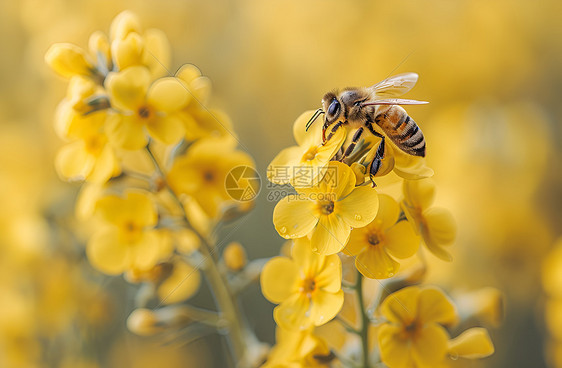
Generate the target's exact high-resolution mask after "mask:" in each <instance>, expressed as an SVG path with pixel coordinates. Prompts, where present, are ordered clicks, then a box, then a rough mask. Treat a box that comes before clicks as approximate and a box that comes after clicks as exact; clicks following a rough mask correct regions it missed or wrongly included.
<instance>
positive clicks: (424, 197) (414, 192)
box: [403, 179, 435, 209]
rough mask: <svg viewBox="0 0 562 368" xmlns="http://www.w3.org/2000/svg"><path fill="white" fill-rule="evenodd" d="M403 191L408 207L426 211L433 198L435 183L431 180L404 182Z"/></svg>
mask: <svg viewBox="0 0 562 368" xmlns="http://www.w3.org/2000/svg"><path fill="white" fill-rule="evenodd" d="M403 191H404V197H405V199H406V201H407V202H408V203H409V204H410V205H412V206H414V207H417V208H420V209H426V208H429V206H431V204H432V203H433V200H434V198H435V183H434V182H433V180H431V179H419V180H404V186H403Z"/></svg>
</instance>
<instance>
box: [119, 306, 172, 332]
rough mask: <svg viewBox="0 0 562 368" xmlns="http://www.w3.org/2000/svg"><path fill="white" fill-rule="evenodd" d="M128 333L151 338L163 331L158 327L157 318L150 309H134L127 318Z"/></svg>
mask: <svg viewBox="0 0 562 368" xmlns="http://www.w3.org/2000/svg"><path fill="white" fill-rule="evenodd" d="M127 328H128V329H129V331H131V332H133V333H135V334H137V335H140V336H151V335H155V334H157V333H160V332H162V331H163V330H164V329H163V328H162V327H161V326H158V318H157V316H156V314H155V313H154V312H153V311H151V310H150V309H145V308H139V309H135V310H134V311H133V312H132V313H131V314H130V315H129V318H127Z"/></svg>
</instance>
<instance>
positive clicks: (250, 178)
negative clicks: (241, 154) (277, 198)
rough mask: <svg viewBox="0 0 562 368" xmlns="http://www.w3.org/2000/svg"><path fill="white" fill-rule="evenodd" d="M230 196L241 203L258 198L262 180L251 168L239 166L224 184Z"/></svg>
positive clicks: (230, 173) (232, 171)
mask: <svg viewBox="0 0 562 368" xmlns="http://www.w3.org/2000/svg"><path fill="white" fill-rule="evenodd" d="M224 186H225V189H226V192H227V193H228V195H229V196H230V197H231V198H232V199H234V200H236V201H240V202H246V201H251V200H253V199H254V198H256V197H257V196H258V194H259V192H260V189H261V178H260V175H259V174H258V172H257V171H256V170H255V169H254V168H252V167H250V166H237V167H235V168H234V169H232V170H230V171H229V172H228V174H227V175H226V179H225V183H224Z"/></svg>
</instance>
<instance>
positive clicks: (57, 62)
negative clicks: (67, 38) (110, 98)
mask: <svg viewBox="0 0 562 368" xmlns="http://www.w3.org/2000/svg"><path fill="white" fill-rule="evenodd" d="M45 62H46V63H47V64H48V65H49V66H50V67H51V68H52V69H53V70H54V71H55V72H57V73H58V74H60V75H61V76H63V77H65V78H70V77H72V76H75V75H84V76H91V75H93V74H95V73H94V71H95V67H94V66H93V64H92V63H91V62H90V60H89V58H88V56H87V55H86V53H85V52H84V50H82V49H81V48H80V47H78V46H76V45H73V44H71V43H56V44H54V45H52V46H51V47H50V48H49V50H47V53H46V54H45Z"/></svg>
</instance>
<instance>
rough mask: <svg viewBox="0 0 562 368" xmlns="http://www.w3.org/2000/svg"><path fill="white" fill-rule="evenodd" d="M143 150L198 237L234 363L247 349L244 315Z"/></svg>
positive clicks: (206, 246)
mask: <svg viewBox="0 0 562 368" xmlns="http://www.w3.org/2000/svg"><path fill="white" fill-rule="evenodd" d="M146 152H147V153H148V156H149V157H150V159H151V161H152V163H153V164H154V167H155V169H156V171H157V172H158V174H159V175H160V176H161V177H162V180H163V181H164V183H165V188H166V189H167V190H168V192H169V193H170V194H171V195H172V197H173V198H174V201H175V202H176V203H177V205H178V206H179V207H180V209H181V211H182V215H183V219H184V221H185V223H186V225H187V227H189V228H190V230H192V231H193V232H194V233H195V234H196V235H197V237H198V238H199V240H200V241H201V247H200V251H201V254H202V255H203V257H204V258H205V267H203V271H204V272H205V276H206V277H207V280H208V282H209V285H210V287H211V291H212V293H213V296H214V298H215V302H216V304H217V308H218V310H219V313H220V315H221V317H222V318H223V319H224V321H225V322H226V328H227V329H228V335H227V340H228V343H229V345H230V348H231V350H232V356H233V359H234V362H235V365H236V366H238V365H239V364H240V363H241V362H242V361H243V360H244V358H245V354H246V350H247V349H246V342H245V341H246V339H245V337H246V335H247V334H248V330H247V329H246V328H244V326H243V325H242V323H243V321H244V317H243V316H242V314H241V313H240V309H239V306H238V302H237V300H236V297H235V296H234V295H233V293H231V292H230V290H229V289H228V286H227V282H226V280H225V279H224V277H223V276H222V274H221V273H220V271H219V268H218V265H217V263H216V262H215V258H214V257H213V246H212V245H211V244H210V243H209V240H208V239H207V237H205V236H204V235H203V234H201V233H200V232H199V231H198V230H197V229H195V227H193V226H192V225H191V223H190V221H189V218H188V216H187V212H186V210H185V207H184V206H183V203H182V202H181V200H180V199H179V197H178V196H177V194H176V193H175V192H174V191H173V190H172V188H171V187H170V186H169V184H168V182H167V181H166V176H165V174H164V172H163V170H162V168H161V167H160V164H159V163H158V160H157V159H156V157H155V156H154V154H153V152H152V151H151V150H150V146H149V145H146Z"/></svg>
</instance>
